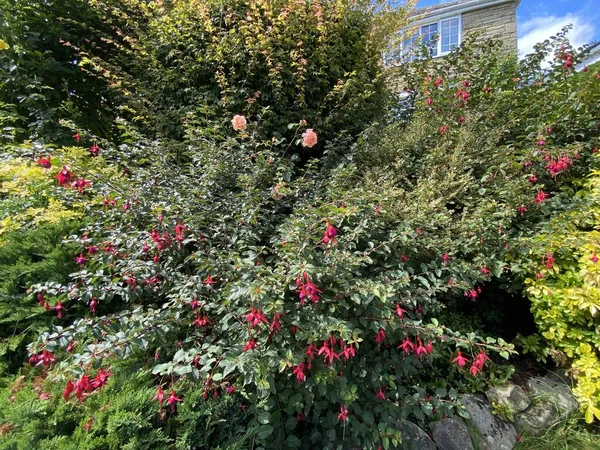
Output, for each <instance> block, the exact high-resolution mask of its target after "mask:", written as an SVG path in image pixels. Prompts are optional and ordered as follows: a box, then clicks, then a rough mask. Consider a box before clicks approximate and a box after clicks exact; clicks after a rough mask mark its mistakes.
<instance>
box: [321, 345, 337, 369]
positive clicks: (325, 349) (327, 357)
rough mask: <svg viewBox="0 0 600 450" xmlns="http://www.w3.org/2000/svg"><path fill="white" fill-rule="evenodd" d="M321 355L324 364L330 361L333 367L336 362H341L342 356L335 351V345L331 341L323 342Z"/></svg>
mask: <svg viewBox="0 0 600 450" xmlns="http://www.w3.org/2000/svg"><path fill="white" fill-rule="evenodd" d="M318 354H319V355H323V362H325V363H327V362H328V361H329V365H330V366H332V365H333V361H334V360H336V359H337V360H339V359H340V356H339V355H338V354H337V353H336V352H335V351H334V350H333V344H332V343H331V339H328V340H326V341H323V345H322V346H321V348H320V349H319V353H318Z"/></svg>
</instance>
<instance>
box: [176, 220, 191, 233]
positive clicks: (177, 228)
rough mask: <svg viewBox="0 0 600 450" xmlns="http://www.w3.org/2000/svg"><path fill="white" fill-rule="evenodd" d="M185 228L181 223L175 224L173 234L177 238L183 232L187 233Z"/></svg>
mask: <svg viewBox="0 0 600 450" xmlns="http://www.w3.org/2000/svg"><path fill="white" fill-rule="evenodd" d="M187 229H188V228H187V227H186V226H185V225H183V224H182V223H179V222H177V225H175V234H176V235H177V236H183V232H184V231H187Z"/></svg>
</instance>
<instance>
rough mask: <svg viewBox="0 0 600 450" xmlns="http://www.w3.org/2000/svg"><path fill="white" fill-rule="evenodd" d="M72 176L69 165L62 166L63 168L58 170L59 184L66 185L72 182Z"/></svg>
mask: <svg viewBox="0 0 600 450" xmlns="http://www.w3.org/2000/svg"><path fill="white" fill-rule="evenodd" d="M72 176H73V175H72V174H71V172H69V169H67V166H62V169H60V172H58V174H57V175H56V179H57V180H58V184H59V185H61V186H65V185H68V184H69V183H71V177H72Z"/></svg>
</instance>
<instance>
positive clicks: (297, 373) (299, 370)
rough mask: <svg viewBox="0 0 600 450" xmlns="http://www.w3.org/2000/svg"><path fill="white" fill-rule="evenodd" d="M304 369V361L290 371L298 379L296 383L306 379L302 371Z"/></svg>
mask: <svg viewBox="0 0 600 450" xmlns="http://www.w3.org/2000/svg"><path fill="white" fill-rule="evenodd" d="M304 370H305V364H304V363H300V364H298V365H297V366H294V369H293V371H292V372H293V373H294V375H295V376H296V380H297V381H298V383H302V382H304V381H306V374H305V373H304Z"/></svg>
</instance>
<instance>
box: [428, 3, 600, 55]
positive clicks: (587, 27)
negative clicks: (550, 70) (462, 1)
mask: <svg viewBox="0 0 600 450" xmlns="http://www.w3.org/2000/svg"><path fill="white" fill-rule="evenodd" d="M437 3H446V0H420V1H419V3H418V5H417V6H419V7H421V6H429V5H434V4H437ZM567 24H572V25H573V29H572V30H571V32H570V33H569V36H570V39H571V43H572V44H573V45H574V46H575V47H579V46H581V45H583V44H586V43H589V42H591V41H596V40H600V0H521V3H520V4H519V8H518V9H517V33H518V39H519V54H520V55H524V54H526V53H528V52H529V51H531V49H532V48H533V45H534V44H536V43H537V42H541V41H543V40H544V39H547V38H548V37H550V36H552V35H553V34H555V33H556V32H557V31H559V30H560V29H561V28H562V27H563V26H564V25H567Z"/></svg>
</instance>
